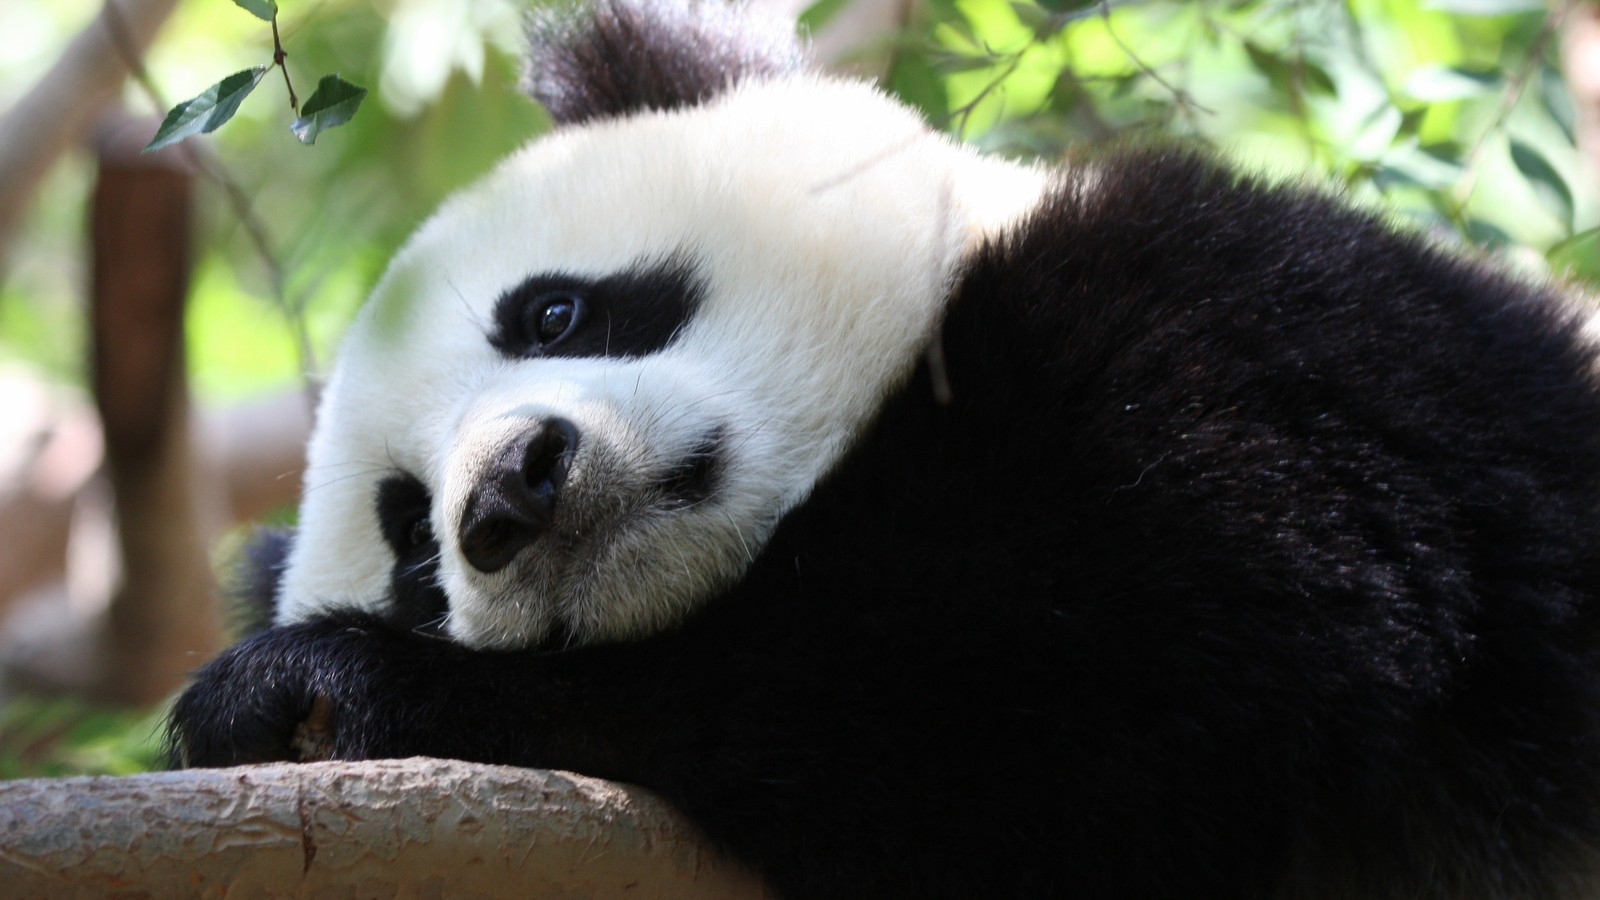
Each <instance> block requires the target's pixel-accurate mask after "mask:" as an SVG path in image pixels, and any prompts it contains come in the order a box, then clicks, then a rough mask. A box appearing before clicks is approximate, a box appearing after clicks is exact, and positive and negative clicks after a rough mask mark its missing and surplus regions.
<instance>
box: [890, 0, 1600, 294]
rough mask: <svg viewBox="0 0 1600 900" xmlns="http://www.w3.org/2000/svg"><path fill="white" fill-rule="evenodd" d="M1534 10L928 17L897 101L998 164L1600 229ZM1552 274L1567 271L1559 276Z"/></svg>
mask: <svg viewBox="0 0 1600 900" xmlns="http://www.w3.org/2000/svg"><path fill="white" fill-rule="evenodd" d="M1567 8H1568V7H1567V6H1566V5H1565V4H1564V3H1558V6H1557V8H1556V9H1555V11H1554V12H1548V11H1547V8H1546V5H1545V3H1544V2H1542V0H1346V2H1331V0H1324V2H1317V0H1183V2H1173V0H1122V2H1116V0H1111V2H1084V0H1041V2H1039V3H1037V4H1035V3H1024V2H1015V3H1011V2H993V0H931V2H930V3H929V4H928V5H927V7H926V9H925V13H924V15H923V19H922V20H921V21H920V22H919V23H918V24H917V28H918V30H919V31H920V32H921V33H920V34H913V35H911V36H909V39H908V40H905V41H901V42H899V43H897V44H896V45H895V47H894V48H893V53H892V56H891V58H892V59H893V61H894V67H893V69H892V75H891V78H892V84H893V86H894V88H895V89H896V90H897V91H899V92H901V93H902V94H904V95H905V96H907V97H909V98H911V99H912V100H914V101H915V102H916V103H918V104H919V105H920V106H921V107H922V108H923V109H924V110H926V111H927V112H928V115H929V117H930V118H931V119H933V120H934V121H936V122H942V123H945V125H946V127H947V128H949V129H950V130H951V131H952V132H955V133H958V134H961V135H963V136H964V137H965V138H966V139H968V140H970V141H973V142H975V143H977V144H979V145H980V146H983V147H985V148H987V149H989V150H991V151H994V152H999V153H1004V154H1008V155H1014V156H1025V157H1043V158H1054V157H1057V156H1059V155H1061V154H1062V153H1064V152H1065V151H1066V149H1067V148H1068V147H1070V146H1071V145H1073V144H1077V143H1082V142H1084V141H1094V140H1105V139H1108V138H1116V139H1130V138H1131V139H1137V138H1138V137H1139V136H1150V135H1163V136H1177V137H1181V138H1184V139H1192V140H1199V141H1203V142H1206V143H1209V144H1211V145H1214V146H1216V147H1218V148H1220V149H1221V150H1222V151H1223V152H1225V153H1226V154H1227V155H1229V156H1230V157H1232V158H1234V159H1236V160H1238V161H1239V162H1240V163H1241V164H1242V165H1244V166H1245V167H1246V168H1250V169H1255V170H1261V171H1265V172H1268V173H1273V174H1276V175H1279V176H1285V177H1296V176H1300V175H1302V174H1304V173H1311V174H1312V175H1313V177H1320V178H1323V179H1326V180H1327V181H1329V182H1331V183H1333V184H1335V185H1337V186H1339V187H1341V188H1343V189H1344V190H1346V191H1348V192H1349V193H1350V194H1351V195H1353V196H1355V197H1356V198H1358V199H1359V200H1362V201H1371V202H1375V203H1381V204H1383V205H1385V206H1387V207H1390V208H1393V209H1396V210H1398V211H1400V212H1402V213H1404V214H1406V215H1408V216H1410V217H1413V218H1415V219H1416V220H1418V221H1419V222H1421V223H1422V225H1423V227H1426V228H1431V229H1436V230H1439V231H1441V232H1446V233H1454V234H1457V235H1459V236H1460V237H1461V238H1462V239H1463V240H1465V241H1467V242H1470V243H1475V244H1484V245H1490V246H1496V247H1499V246H1506V245H1516V246H1521V247H1531V248H1536V249H1538V250H1541V251H1543V250H1546V249H1548V248H1550V247H1551V246H1553V245H1556V244H1558V243H1559V242H1562V241H1564V240H1566V239H1568V238H1570V237H1571V236H1572V235H1574V234H1575V233H1578V232H1581V231H1583V230H1585V229H1587V228H1590V227H1592V226H1593V225H1594V224H1595V221H1596V216H1597V214H1600V210H1597V206H1596V203H1595V196H1594V194H1595V192H1594V190H1593V184H1592V177H1591V175H1590V173H1588V172H1587V171H1586V169H1585V168H1584V165H1583V163H1582V161H1581V160H1580V158H1579V155H1578V153H1577V149H1576V147H1575V146H1574V118H1575V114H1574V110H1573V106H1572V102H1571V100H1570V99H1569V97H1568V95H1567V92H1566V88H1565V86H1564V84H1563V83H1562V79H1561V73H1560V69H1559V66H1558V61H1557V58H1556V51H1557V49H1558V43H1559V40H1558V31H1559V27H1560V22H1561V19H1562V17H1563V16H1564V15H1565V11H1566V9H1567ZM1562 262H1563V263H1570V262H1572V260H1571V259H1565V258H1564V259H1563V260H1562Z"/></svg>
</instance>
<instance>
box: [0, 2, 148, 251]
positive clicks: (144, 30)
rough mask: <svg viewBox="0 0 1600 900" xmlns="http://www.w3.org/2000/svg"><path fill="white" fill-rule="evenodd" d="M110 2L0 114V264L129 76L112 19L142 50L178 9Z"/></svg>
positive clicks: (134, 44) (135, 46)
mask: <svg viewBox="0 0 1600 900" xmlns="http://www.w3.org/2000/svg"><path fill="white" fill-rule="evenodd" d="M112 3H116V4H117V6H118V8H117V9H110V10H108V9H106V8H102V9H101V11H100V15H98V16H96V17H95V19H94V21H93V22H90V23H89V24H88V25H87V26H85V27H84V29H83V31H81V32H79V33H78V36H77V37H75V38H73V40H72V43H70V44H68V45H67V48H66V50H64V51H63V52H62V54H61V57H60V58H59V59H57V60H56V63H55V65H53V66H51V67H50V71H48V72H46V73H45V74H44V76H43V77H41V78H40V79H39V81H38V82H37V83H35V84H34V86H33V87H32V88H31V89H30V90H29V91H28V93H26V94H24V95H23V97H22V99H21V100H19V101H17V104H16V105H15V106H13V107H12V108H11V109H10V110H9V111H8V112H7V113H6V114H5V115H4V116H0V259H3V257H4V253H5V248H6V247H7V246H8V244H9V243H10V237H11V234H12V232H13V231H14V230H15V229H16V226H17V221H18V220H19V219H20V218H21V217H22V214H23V212H24V211H25V210H26V209H27V207H28V204H29V203H30V202H32V200H33V194H34V191H35V190H36V189H37V188H38V185H39V182H40V180H42V179H43V178H44V176H45V173H46V172H48V171H49V170H50V166H51V165H52V164H53V163H54V162H55V161H56V158H57V157H59V156H60V155H61V154H62V153H63V152H65V151H66V150H67V149H68V148H69V147H72V146H75V145H76V144H78V143H80V142H81V141H82V140H83V138H84V137H85V136H86V135H87V134H88V133H89V130H90V128H91V127H92V126H93V125H94V122H95V120H96V119H97V118H98V117H99V115H100V111H101V110H102V109H103V108H104V107H105V105H106V104H107V103H108V102H110V101H111V100H112V99H113V98H115V97H116V94H117V90H118V89H119V88H120V87H121V85H122V80H123V79H124V78H125V77H127V75H128V66H127V64H126V63H125V62H124V60H123V57H122V54H121V53H119V52H118V50H117V48H116V47H115V46H114V42H113V41H112V38H111V35H112V32H111V28H110V26H109V25H108V24H107V23H108V20H109V18H110V17H111V16H120V19H121V21H122V22H123V23H125V24H126V25H127V36H128V38H129V41H130V43H131V44H132V45H133V47H134V48H135V49H136V50H138V51H139V52H141V53H142V52H143V51H144V49H145V48H147V47H149V46H150V42H151V41H152V40H154V39H155V35H156V32H157V31H159V30H160V28H161V24H162V23H163V22H165V21H166V19H167V16H168V15H169V14H170V13H171V12H172V10H173V8H174V7H175V6H177V0H106V4H107V6H109V5H110V4H112Z"/></svg>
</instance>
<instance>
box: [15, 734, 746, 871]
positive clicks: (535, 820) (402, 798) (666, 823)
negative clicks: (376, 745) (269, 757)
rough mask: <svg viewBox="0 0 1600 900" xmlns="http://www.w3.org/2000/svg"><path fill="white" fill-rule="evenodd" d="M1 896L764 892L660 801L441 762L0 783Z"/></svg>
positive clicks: (612, 788) (541, 774)
mask: <svg viewBox="0 0 1600 900" xmlns="http://www.w3.org/2000/svg"><path fill="white" fill-rule="evenodd" d="M0 834H3V835H4V836H5V837H4V840H3V841H0V884H4V885H6V894H7V896H8V897H45V896H50V897H56V896H97V895H100V894H102V893H117V894H119V895H128V896H132V895H135V894H142V895H148V896H157V897H163V896H200V895H204V896H222V895H223V894H227V895H228V896H260V895H263V894H271V895H274V896H323V895H329V896H343V895H346V894H351V895H360V896H419V895H421V896H427V895H434V894H437V895H441V896H514V897H542V896H563V897H566V896H582V897H612V896H624V895H625V896H628V897H639V898H647V897H655V898H679V897H682V898H700V900H716V898H730V900H731V898H741V900H742V898H756V897H762V896H766V892H765V891H764V890H763V888H762V885H761V883H760V882H759V881H758V880H757V879H756V878H755V877H754V876H753V875H751V874H750V873H749V872H748V871H746V870H744V869H742V868H740V867H738V866H736V865H734V864H733V863H731V862H729V861H728V860H727V859H726V858H725V857H723V856H721V855H719V854H718V853H716V852H715V851H713V850H711V849H710V848H709V847H708V846H707V845H706V843H705V841H704V839H703V838H701V837H700V836H699V835H698V833H697V832H695V831H694V829H693V828H692V827H691V826H689V825H688V824H687V823H685V821H684V820H683V819H682V817H681V816H679V815H678V813H677V812H676V811H674V810H673V809H672V808H671V807H669V806H667V804H666V803H664V802H663V801H661V800H660V799H658V798H657V797H655V796H654V795H653V794H650V793H649V792H647V791H645V790H643V789H641V788H636V787H631V786H628V785H621V784H614V783H611V782H606V781H600V780H597V779H593V778H585V777H583V776H579V775H572V774H568V773H565V772H547V771H542V770H532V769H512V768H505V767H500V766H480V765H471V764H468V763H460V762H450V761H445V760H433V759H409V760H386V761H377V762H366V763H312V764H305V765H276V766H254V767H246V768H239V769H211V770H192V771H185V772H162V773H155V774H149V775H133V776H127V777H122V778H68V779H34V780H26V781H12V782H4V783H0Z"/></svg>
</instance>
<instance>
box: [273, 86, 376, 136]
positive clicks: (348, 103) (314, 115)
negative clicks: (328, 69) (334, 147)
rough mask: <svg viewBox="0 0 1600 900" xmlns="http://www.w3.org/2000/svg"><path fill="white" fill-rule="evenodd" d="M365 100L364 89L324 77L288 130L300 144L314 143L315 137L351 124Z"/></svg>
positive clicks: (365, 90) (365, 93)
mask: <svg viewBox="0 0 1600 900" xmlns="http://www.w3.org/2000/svg"><path fill="white" fill-rule="evenodd" d="M366 98H367V89H366V88H364V87H362V86H360V85H358V84H351V83H350V82H348V81H345V80H344V79H343V78H340V77H339V76H337V75H324V76H322V80H321V81H319V82H317V89H316V90H315V91H312V92H311V96H310V97H307V98H306V102H305V103H304V104H303V105H301V107H300V118H298V119H295V120H294V124H293V125H290V126H289V130H290V131H293V132H294V136H295V137H297V138H299V139H300V143H302V144H311V143H315V142H316V140H317V135H319V134H321V133H322V132H323V131H325V130H327V129H329V128H335V127H338V126H340V125H343V124H344V123H346V122H348V121H350V119H351V117H352V116H354V115H355V114H356V110H357V109H360V108H361V101H362V100H365V99H366Z"/></svg>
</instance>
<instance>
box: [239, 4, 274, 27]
mask: <svg viewBox="0 0 1600 900" xmlns="http://www.w3.org/2000/svg"><path fill="white" fill-rule="evenodd" d="M233 5H234V6H237V7H239V8H240V9H242V10H244V11H246V12H248V13H249V14H250V15H252V16H255V17H256V18H258V19H260V20H261V21H263V22H271V21H272V20H273V18H274V17H276V16H277V15H278V3H277V0H233Z"/></svg>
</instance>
